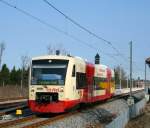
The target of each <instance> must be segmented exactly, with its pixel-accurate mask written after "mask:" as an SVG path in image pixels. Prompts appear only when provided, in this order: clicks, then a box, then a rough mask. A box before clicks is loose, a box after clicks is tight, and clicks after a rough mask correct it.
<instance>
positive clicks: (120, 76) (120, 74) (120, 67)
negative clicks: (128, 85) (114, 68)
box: [119, 64, 122, 89]
mask: <svg viewBox="0 0 150 128" xmlns="http://www.w3.org/2000/svg"><path fill="white" fill-rule="evenodd" d="M121 75H122V74H121V64H120V87H119V88H120V89H121Z"/></svg>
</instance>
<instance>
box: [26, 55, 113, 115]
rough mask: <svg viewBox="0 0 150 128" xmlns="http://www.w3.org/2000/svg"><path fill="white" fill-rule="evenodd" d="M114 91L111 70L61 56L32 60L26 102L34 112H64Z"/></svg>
mask: <svg viewBox="0 0 150 128" xmlns="http://www.w3.org/2000/svg"><path fill="white" fill-rule="evenodd" d="M114 91H115V87H114V71H113V70H111V69H110V68H108V67H107V66H105V65H101V64H91V63H88V62H86V61H85V60H84V59H82V58H79V57H71V56H61V55H48V56H40V57H35V58H33V59H32V65H31V69H30V84H29V101H28V103H29V107H30V108H31V110H32V111H34V112H40V113H49V112H50V113H60V112H64V111H66V110H68V109H70V108H72V107H74V106H76V105H78V104H80V103H91V102H96V101H101V100H104V99H108V98H110V97H111V96H112V95H113V94H114Z"/></svg>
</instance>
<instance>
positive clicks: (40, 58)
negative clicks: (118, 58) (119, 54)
mask: <svg viewBox="0 0 150 128" xmlns="http://www.w3.org/2000/svg"><path fill="white" fill-rule="evenodd" d="M44 59H65V60H70V59H75V60H77V61H80V62H82V63H83V62H86V63H88V64H93V63H91V62H88V61H87V60H86V59H83V58H81V57H78V56H69V55H43V56H37V57H33V58H32V60H44ZM93 65H95V67H97V68H98V67H101V68H102V69H106V68H109V67H108V66H106V65H103V64H93ZM109 69H110V68H109Z"/></svg>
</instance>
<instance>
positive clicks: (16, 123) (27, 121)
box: [0, 111, 79, 128]
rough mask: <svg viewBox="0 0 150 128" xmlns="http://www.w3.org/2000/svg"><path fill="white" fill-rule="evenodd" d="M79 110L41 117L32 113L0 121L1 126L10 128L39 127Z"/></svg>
mask: <svg viewBox="0 0 150 128" xmlns="http://www.w3.org/2000/svg"><path fill="white" fill-rule="evenodd" d="M78 113H79V112H77V111H76V112H72V113H65V114H61V115H56V116H54V117H49V118H40V117H38V116H36V115H31V116H29V117H25V118H20V119H16V120H12V121H7V122H4V123H0V128H9V127H11V128H12V127H15V128H17V127H18V128H37V127H40V126H44V125H50V124H52V123H54V122H56V121H59V120H61V119H63V118H66V117H69V116H73V115H75V114H78Z"/></svg>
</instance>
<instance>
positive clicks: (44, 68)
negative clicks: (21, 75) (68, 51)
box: [31, 60, 68, 85]
mask: <svg viewBox="0 0 150 128" xmlns="http://www.w3.org/2000/svg"><path fill="white" fill-rule="evenodd" d="M67 67H68V61H67V60H34V61H32V71H31V84H32V85H65V79H66V72H67Z"/></svg>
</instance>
